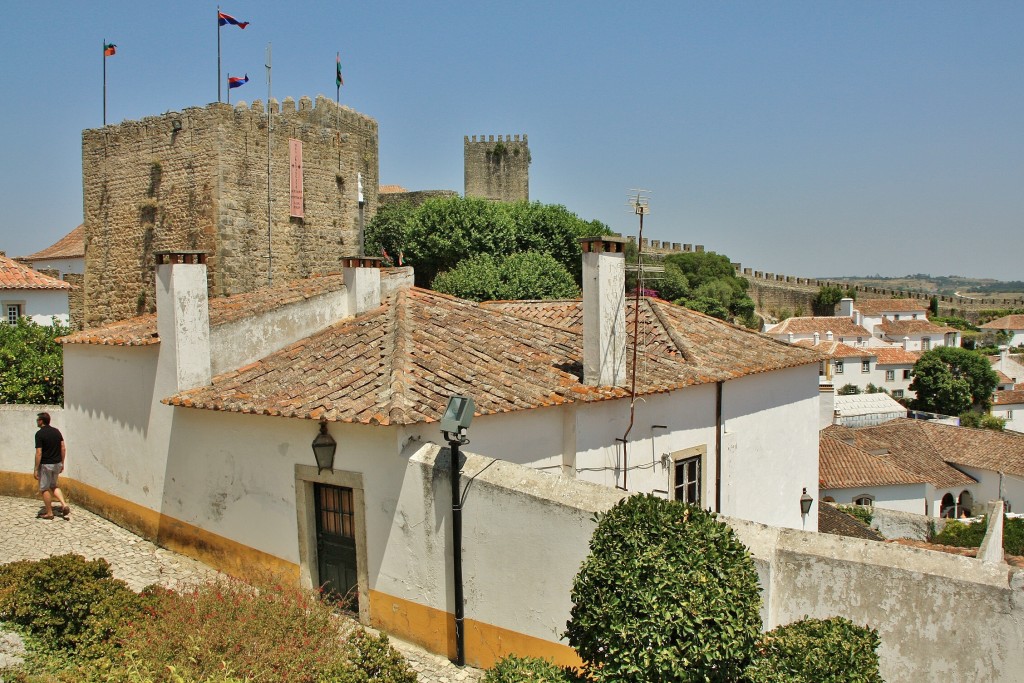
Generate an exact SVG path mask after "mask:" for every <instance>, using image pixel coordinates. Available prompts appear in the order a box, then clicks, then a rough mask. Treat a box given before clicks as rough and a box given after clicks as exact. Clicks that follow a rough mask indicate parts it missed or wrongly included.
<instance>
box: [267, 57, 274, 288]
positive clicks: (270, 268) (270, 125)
mask: <svg viewBox="0 0 1024 683" xmlns="http://www.w3.org/2000/svg"><path fill="white" fill-rule="evenodd" d="M270 46H271V44H270V43H267V63H266V65H265V66H266V67H267V286H268V287H270V286H272V285H273V284H274V249H273V246H272V242H271V239H270V238H271V231H270V226H271V220H270V212H271V208H272V207H273V196H272V195H271V193H270V189H271V187H270V159H271V157H270V143H271V135H270V134H271V131H273V130H274V111H273V109H271V108H270V81H271V79H270V75H271V74H270V72H271V66H270V65H271V59H270V58H271V49H270Z"/></svg>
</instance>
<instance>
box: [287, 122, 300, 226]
mask: <svg viewBox="0 0 1024 683" xmlns="http://www.w3.org/2000/svg"><path fill="white" fill-rule="evenodd" d="M288 168H289V190H290V198H291V199H290V202H289V204H290V210H289V215H291V217H292V218H302V217H303V212H302V140H291V139H290V140H288Z"/></svg>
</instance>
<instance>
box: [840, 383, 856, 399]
mask: <svg viewBox="0 0 1024 683" xmlns="http://www.w3.org/2000/svg"><path fill="white" fill-rule="evenodd" d="M836 393H837V394H839V395H840V396H855V395H857V394H859V393H860V387H858V386H857V385H856V384H844V385H843V386H841V387H839V390H838V391H836Z"/></svg>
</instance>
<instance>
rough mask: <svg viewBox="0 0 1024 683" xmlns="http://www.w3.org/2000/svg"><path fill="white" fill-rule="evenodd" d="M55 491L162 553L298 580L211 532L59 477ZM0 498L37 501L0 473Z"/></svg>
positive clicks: (294, 569) (270, 558) (26, 477)
mask: <svg viewBox="0 0 1024 683" xmlns="http://www.w3.org/2000/svg"><path fill="white" fill-rule="evenodd" d="M60 488H61V490H62V491H64V494H65V495H66V496H67V498H68V500H69V501H70V502H72V503H74V504H76V505H79V506H81V507H83V508H85V509H86V510H89V511H90V512H94V513H96V514H97V515H99V516H101V517H103V518H105V519H108V520H110V521H111V522H113V523H114V524H117V525H118V526H120V527H124V528H125V529H128V530H129V531H131V532H133V533H136V534H138V535H139V536H142V537H143V538H146V539H148V540H150V541H153V542H154V543H156V544H157V545H159V546H161V547H163V548H167V549H168V550H173V551H175V552H179V553H181V554H182V555H187V556H188V557H191V558H194V559H196V560H199V561H200V562H202V563H204V564H207V565H209V566H211V567H214V568H215V569H217V570H219V571H222V572H224V573H225V574H227V575H229V576H234V577H237V578H247V579H252V577H253V573H254V572H255V573H257V574H258V573H264V574H271V575H274V576H281V577H284V578H286V579H287V580H290V581H294V582H295V583H296V584H297V583H298V581H299V566H298V565H297V564H294V563H292V562H288V561H286V560H282V559H281V558H279V557H275V556H274V555H270V554H269V553H265V552H262V551H260V550H256V549H255V548H250V547H249V546H246V545H242V544H241V543H238V542H236V541H232V540H231V539H229V538H225V537H223V536H219V535H217V534H214V533H210V532H209V531H206V530H205V529H201V528H199V527H197V526H195V525H192V524H188V523H186V522H182V521H181V520H178V519H174V518H173V517H168V516H167V515H164V514H161V513H159V512H155V511H154V510H150V509H149V508H147V507H143V506H141V505H139V504H137V503H133V502H131V501H128V500H125V499H123V498H119V497H117V496H113V495H111V494H109V493H106V492H105V491H101V490H99V489H97V488H95V487H92V486H89V485H88V484H83V483H82V482H80V481H75V480H74V479H70V478H68V477H61V479H60ZM0 495H5V496H17V497H19V498H31V497H37V496H38V495H39V493H38V484H36V481H35V478H34V477H33V476H32V475H31V474H24V473H21V472H0Z"/></svg>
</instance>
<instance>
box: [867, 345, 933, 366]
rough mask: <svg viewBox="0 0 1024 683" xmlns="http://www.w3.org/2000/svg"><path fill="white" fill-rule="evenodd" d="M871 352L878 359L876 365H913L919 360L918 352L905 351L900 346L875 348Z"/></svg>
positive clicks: (919, 354) (919, 353)
mask: <svg viewBox="0 0 1024 683" xmlns="http://www.w3.org/2000/svg"><path fill="white" fill-rule="evenodd" d="M871 351H872V352H873V353H874V354H875V357H876V358H878V362H877V363H876V365H913V364H914V363H916V362H917V361H918V359H920V358H921V352H920V351H907V350H906V349H904V348H903V347H902V346H876V347H874V348H872V349H871Z"/></svg>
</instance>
